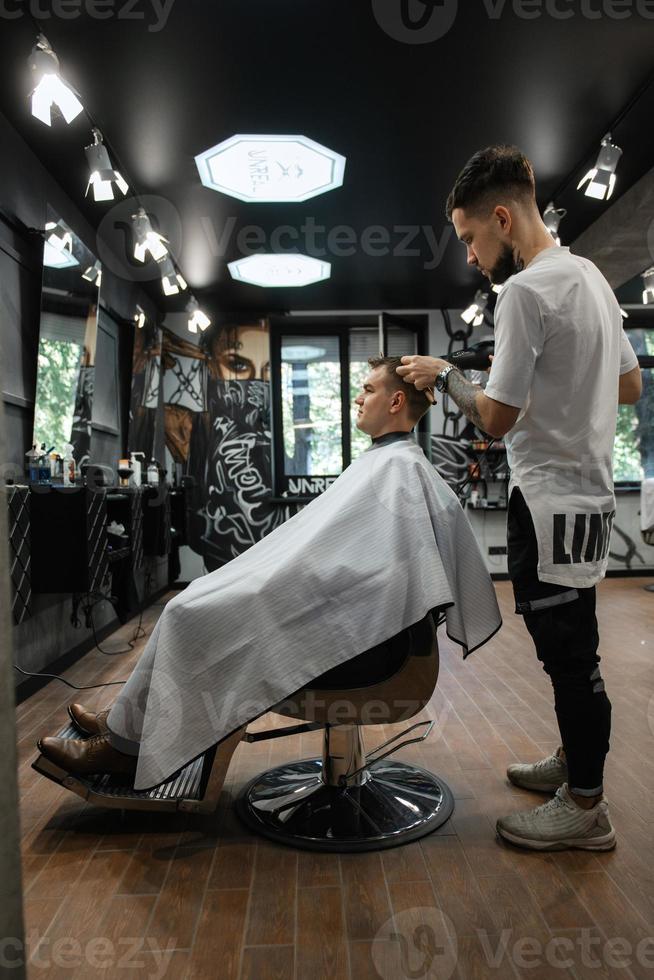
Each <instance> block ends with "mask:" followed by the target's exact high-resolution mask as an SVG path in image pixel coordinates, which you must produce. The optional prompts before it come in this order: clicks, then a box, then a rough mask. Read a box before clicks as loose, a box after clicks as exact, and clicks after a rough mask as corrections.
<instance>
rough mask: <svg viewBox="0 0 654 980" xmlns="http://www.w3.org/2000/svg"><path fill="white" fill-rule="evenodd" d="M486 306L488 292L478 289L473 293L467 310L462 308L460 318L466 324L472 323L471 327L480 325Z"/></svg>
mask: <svg viewBox="0 0 654 980" xmlns="http://www.w3.org/2000/svg"><path fill="white" fill-rule="evenodd" d="M487 306H488V293H482V291H481V289H478V290H477V292H476V293H475V299H474V302H473V303H471V304H470V306H469V307H468V309H467V310H464V311H463V313H462V314H461V319H462V320H464V321H465V322H466V323H468V324H470V323H471V324H472V325H473V327H480V326H481V325H482V323H483V322H484V311H485V309H486V307H487Z"/></svg>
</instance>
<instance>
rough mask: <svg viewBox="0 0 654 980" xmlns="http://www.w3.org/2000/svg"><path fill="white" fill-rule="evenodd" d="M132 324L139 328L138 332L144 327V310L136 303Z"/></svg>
mask: <svg viewBox="0 0 654 980" xmlns="http://www.w3.org/2000/svg"><path fill="white" fill-rule="evenodd" d="M134 323H135V324H136V326H137V327H138V328H139V330H142V329H143V327H144V326H145V310H144V309H143V307H142V306H139V305H138V303H137V304H136V313H135V314H134Z"/></svg>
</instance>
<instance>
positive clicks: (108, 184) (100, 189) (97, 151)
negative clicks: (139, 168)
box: [84, 128, 129, 201]
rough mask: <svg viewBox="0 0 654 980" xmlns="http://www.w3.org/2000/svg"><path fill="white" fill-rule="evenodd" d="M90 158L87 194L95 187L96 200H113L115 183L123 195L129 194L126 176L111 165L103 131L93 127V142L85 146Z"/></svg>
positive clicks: (87, 157) (87, 155) (87, 156)
mask: <svg viewBox="0 0 654 980" xmlns="http://www.w3.org/2000/svg"><path fill="white" fill-rule="evenodd" d="M84 152H85V153H86V159H87V160H88V164H89V170H90V176H89V182H88V184H87V185H86V194H88V192H89V188H90V187H93V197H94V198H95V200H96V201H113V199H114V188H113V185H114V184H115V185H116V187H117V188H118V190H119V191H121V193H122V194H123V195H125V194H127V191H128V190H129V186H128V184H127V181H126V180H125V178H124V177H123V176H122V175H121V174H120V173H119V172H118V171H117V170H114V169H113V167H112V166H111V160H110V159H109V154H108V153H107V148H106V146H105V145H104V143H103V142H102V133H101V132H100V130H99V129H95V128H94V129H93V142H92V143H91V145H90V146H85V147H84Z"/></svg>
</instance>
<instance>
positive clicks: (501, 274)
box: [488, 245, 525, 286]
mask: <svg viewBox="0 0 654 980" xmlns="http://www.w3.org/2000/svg"><path fill="white" fill-rule="evenodd" d="M524 267H525V264H524V262H523V261H522V259H521V258H520V253H518V255H517V256H516V255H514V254H513V249H512V248H511V246H510V245H502V248H501V251H500V254H499V257H498V259H497V262H496V263H495V265H494V266H493V268H492V269H491V270H490V272H489V276H488V278H489V279H490V281H491V282H492V283H493V284H494V285H497V286H501V285H502V284H503V283H505V282H506V280H507V279H509V278H510V277H511V276H514V275H515V274H516V272H522V270H523V269H524Z"/></svg>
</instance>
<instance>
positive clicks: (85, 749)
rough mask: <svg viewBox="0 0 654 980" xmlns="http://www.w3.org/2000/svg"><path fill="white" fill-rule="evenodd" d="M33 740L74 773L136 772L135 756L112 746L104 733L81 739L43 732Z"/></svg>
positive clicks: (119, 773)
mask: <svg viewBox="0 0 654 980" xmlns="http://www.w3.org/2000/svg"><path fill="white" fill-rule="evenodd" d="M36 744H37V748H38V750H39V752H41V754H42V755H44V756H45V757H46V759H49V760H50V761H51V762H54V764H55V765H56V766H59V768H60V769H65V770H66V772H69V773H72V774H73V775H75V776H93V775H100V774H102V775H109V776H134V774H135V773H136V762H137V757H136V756H135V755H126V754H125V753H124V752H119V751H118V749H115V748H114V747H113V745H112V744H111V742H110V741H109V735H108V734H106V733H104V734H101V735H93V736H92V737H91V738H85V739H81V738H57V737H56V736H47V737H46V738H40V739H39V740H38V742H37V743H36Z"/></svg>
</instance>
